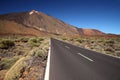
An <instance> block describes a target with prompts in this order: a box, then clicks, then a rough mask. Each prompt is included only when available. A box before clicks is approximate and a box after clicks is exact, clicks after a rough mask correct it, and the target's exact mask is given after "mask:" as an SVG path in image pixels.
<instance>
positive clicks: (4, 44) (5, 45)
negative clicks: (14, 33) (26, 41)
mask: <svg viewBox="0 0 120 80" xmlns="http://www.w3.org/2000/svg"><path fill="white" fill-rule="evenodd" d="M14 45H15V44H14V42H13V41H12V40H9V39H2V40H1V41H0V48H1V49H8V48H10V47H12V46H14Z"/></svg>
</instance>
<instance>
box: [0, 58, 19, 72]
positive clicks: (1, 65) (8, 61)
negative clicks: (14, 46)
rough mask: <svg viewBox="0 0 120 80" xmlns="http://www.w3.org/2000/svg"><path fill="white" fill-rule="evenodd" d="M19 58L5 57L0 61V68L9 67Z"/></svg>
mask: <svg viewBox="0 0 120 80" xmlns="http://www.w3.org/2000/svg"><path fill="white" fill-rule="evenodd" d="M18 59H19V57H13V58H9V59H7V58H5V59H3V60H1V62H0V70H3V69H9V68H10V67H11V66H12V65H14V63H15V62H16V61H17V60H18Z"/></svg>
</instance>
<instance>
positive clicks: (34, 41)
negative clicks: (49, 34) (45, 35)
mask: <svg viewBox="0 0 120 80" xmlns="http://www.w3.org/2000/svg"><path fill="white" fill-rule="evenodd" d="M40 43H41V42H40V41H39V40H38V39H37V38H30V39H29V40H28V44H30V45H31V46H33V47H34V46H36V47H38V46H40Z"/></svg>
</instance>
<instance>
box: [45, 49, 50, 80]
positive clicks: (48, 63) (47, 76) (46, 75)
mask: <svg viewBox="0 0 120 80" xmlns="http://www.w3.org/2000/svg"><path fill="white" fill-rule="evenodd" d="M50 52H51V48H50V47H49V52H48V59H47V65H46V70H45V76H44V80H49V73H50Z"/></svg>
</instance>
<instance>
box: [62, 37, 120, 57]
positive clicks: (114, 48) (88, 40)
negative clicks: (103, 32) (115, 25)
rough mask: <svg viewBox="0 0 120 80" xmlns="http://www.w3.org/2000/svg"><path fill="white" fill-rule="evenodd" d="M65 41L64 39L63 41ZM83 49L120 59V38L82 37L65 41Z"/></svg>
mask: <svg viewBox="0 0 120 80" xmlns="http://www.w3.org/2000/svg"><path fill="white" fill-rule="evenodd" d="M62 40H63V39H62ZM64 41H66V42H70V43H72V44H74V45H77V46H81V47H83V48H87V49H91V50H93V51H97V52H100V53H104V54H109V55H113V56H117V57H120V54H119V52H120V38H118V37H115V38H105V37H80V38H72V39H70V40H67V39H66V40H64Z"/></svg>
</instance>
